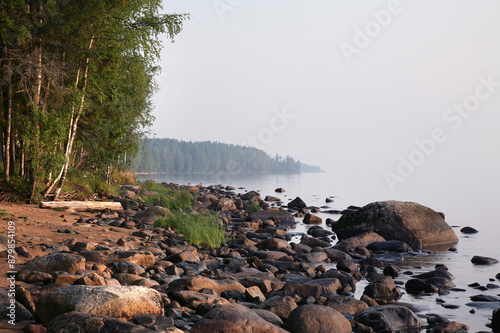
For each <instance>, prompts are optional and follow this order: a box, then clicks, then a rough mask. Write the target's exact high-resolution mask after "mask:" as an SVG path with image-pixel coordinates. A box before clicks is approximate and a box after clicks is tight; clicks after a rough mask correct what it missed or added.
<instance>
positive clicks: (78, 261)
mask: <svg viewBox="0 0 500 333" xmlns="http://www.w3.org/2000/svg"><path fill="white" fill-rule="evenodd" d="M26 269H27V270H30V271H38V272H45V273H52V272H54V271H63V272H68V273H70V274H75V273H76V272H78V271H82V270H85V258H84V257H82V256H81V255H78V254H73V253H52V254H48V255H46V256H38V257H36V258H34V259H31V260H30V261H28V262H27V263H26Z"/></svg>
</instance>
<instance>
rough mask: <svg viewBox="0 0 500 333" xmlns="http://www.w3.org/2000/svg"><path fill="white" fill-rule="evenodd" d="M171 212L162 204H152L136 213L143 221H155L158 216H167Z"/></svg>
mask: <svg viewBox="0 0 500 333" xmlns="http://www.w3.org/2000/svg"><path fill="white" fill-rule="evenodd" d="M169 213H170V210H169V209H168V208H165V207H162V206H152V207H148V208H146V209H144V210H141V211H140V212H138V213H137V214H135V217H136V218H138V219H141V220H143V221H155V220H157V219H158V218H162V217H167V215H168V214H169Z"/></svg>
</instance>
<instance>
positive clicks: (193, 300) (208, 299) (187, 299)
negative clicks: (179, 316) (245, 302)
mask: <svg viewBox="0 0 500 333" xmlns="http://www.w3.org/2000/svg"><path fill="white" fill-rule="evenodd" d="M173 298H174V299H175V300H176V301H178V302H179V303H180V304H181V305H187V306H189V307H190V308H191V309H196V307H197V306H198V305H200V304H201V303H211V304H226V303H229V301H228V300H227V299H225V298H222V297H220V296H217V295H208V294H203V293H199V292H196V291H189V290H180V291H178V292H176V293H175V294H174V295H173Z"/></svg>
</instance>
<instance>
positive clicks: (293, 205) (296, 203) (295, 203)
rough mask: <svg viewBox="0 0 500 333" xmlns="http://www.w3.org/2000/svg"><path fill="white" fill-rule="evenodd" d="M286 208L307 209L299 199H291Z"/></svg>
mask: <svg viewBox="0 0 500 333" xmlns="http://www.w3.org/2000/svg"><path fill="white" fill-rule="evenodd" d="M287 206H288V208H293V209H300V208H306V207H307V205H306V203H305V202H304V200H302V199H301V198H299V197H296V198H295V199H293V200H292V201H290V202H289V203H288V205H287Z"/></svg>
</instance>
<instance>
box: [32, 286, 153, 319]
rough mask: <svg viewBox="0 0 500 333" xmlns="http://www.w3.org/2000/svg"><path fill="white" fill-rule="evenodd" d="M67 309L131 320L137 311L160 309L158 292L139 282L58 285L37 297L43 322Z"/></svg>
mask: <svg viewBox="0 0 500 333" xmlns="http://www.w3.org/2000/svg"><path fill="white" fill-rule="evenodd" d="M70 311H78V312H83V313H92V314H97V315H103V316H110V317H114V318H119V319H124V320H130V319H132V317H133V315H134V314H137V313H154V314H162V313H163V300H162V296H161V294H160V293H159V292H158V291H156V290H153V289H151V288H145V287H139V286H93V287H89V286H82V285H73V286H69V287H65V288H60V289H57V290H54V291H51V292H48V293H46V294H43V295H41V296H40V297H39V299H38V303H37V310H36V312H35V317H36V318H37V320H38V321H39V322H41V323H42V324H44V325H46V324H48V322H49V321H50V320H51V319H53V318H55V317H56V316H58V315H60V314H64V313H67V312H70Z"/></svg>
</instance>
